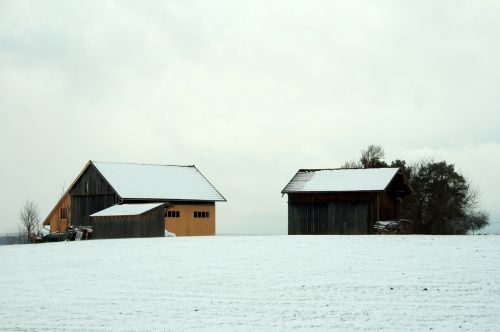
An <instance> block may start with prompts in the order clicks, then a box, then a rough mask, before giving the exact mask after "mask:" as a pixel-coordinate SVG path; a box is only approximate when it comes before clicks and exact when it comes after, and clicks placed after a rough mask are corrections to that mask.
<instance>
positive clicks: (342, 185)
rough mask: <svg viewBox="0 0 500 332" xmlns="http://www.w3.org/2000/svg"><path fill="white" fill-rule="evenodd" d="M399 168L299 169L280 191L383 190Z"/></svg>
mask: <svg viewBox="0 0 500 332" xmlns="http://www.w3.org/2000/svg"><path fill="white" fill-rule="evenodd" d="M398 170H399V168H368V169H318V170H302V169H301V170H299V171H298V172H297V174H295V176H294V177H293V178H292V180H291V181H290V182H289V183H288V185H287V186H286V187H285V189H283V191H282V193H283V194H285V193H290V192H349V191H384V190H385V189H386V188H387V186H388V185H389V183H390V182H391V181H392V179H393V178H394V176H395V175H396V173H397V172H398Z"/></svg>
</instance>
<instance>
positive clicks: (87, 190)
mask: <svg viewBox="0 0 500 332" xmlns="http://www.w3.org/2000/svg"><path fill="white" fill-rule="evenodd" d="M88 192H89V183H88V182H87V181H85V193H88Z"/></svg>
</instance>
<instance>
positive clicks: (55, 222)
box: [43, 193, 71, 232]
mask: <svg viewBox="0 0 500 332" xmlns="http://www.w3.org/2000/svg"><path fill="white" fill-rule="evenodd" d="M61 209H66V211H67V212H66V218H65V219H63V218H61ZM70 222H71V197H70V196H69V194H68V193H66V195H65V196H64V197H63V198H62V199H61V200H59V202H58V203H57V205H56V206H55V207H54V209H53V210H52V211H51V213H50V214H49V215H48V216H47V218H46V219H45V221H44V223H43V224H44V226H45V225H50V231H51V232H63V231H65V230H66V229H67V228H68V225H69V224H70Z"/></svg>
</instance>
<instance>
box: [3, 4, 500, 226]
mask: <svg viewBox="0 0 500 332" xmlns="http://www.w3.org/2000/svg"><path fill="white" fill-rule="evenodd" d="M499 18H500V2H498V1H486V0H484V1H477V0H474V1H456V0H450V1H435V0H434V1H400V0H398V1H388V0H381V1H373V0H369V1H331V0H330V1H291V0H285V1H269V0H266V1H255V0H254V1H186V0H182V1H101V0H100V1H82V2H79V1H76V2H75V1H19V0H14V1H7V0H4V1H1V2H0V156H1V163H0V176H1V178H0V180H1V182H0V183H1V185H0V210H1V211H2V214H1V215H2V216H1V220H0V233H1V232H7V231H10V230H13V229H15V228H16V223H17V222H18V215H19V209H20V208H21V206H22V204H23V203H24V201H26V200H27V199H31V200H34V201H35V202H37V203H38V205H39V208H40V212H41V215H42V217H43V218H45V216H46V215H47V214H48V212H49V211H50V210H51V209H52V208H53V206H54V205H55V203H56V201H57V200H58V198H59V196H60V194H61V191H62V188H63V187H64V186H68V185H69V184H70V183H71V182H72V181H73V180H74V178H75V177H76V176H77V174H78V173H79V172H80V170H81V169H82V168H83V166H84V165H85V163H86V162H87V161H88V160H89V159H92V160H98V161H122V162H138V163H160V164H195V165H196V166H197V167H198V168H199V169H200V170H201V171H202V172H203V174H204V175H205V176H206V177H207V178H208V179H209V180H210V181H211V182H212V183H213V184H214V185H215V186H216V188H217V189H219V191H220V192H221V193H222V194H223V195H224V196H225V197H226V198H227V200H228V202H227V203H220V204H218V206H217V214H218V219H217V232H218V233H219V234H228V233H242V234H262V233H265V234H276V233H286V231H287V205H286V202H287V200H286V196H285V197H281V194H280V192H281V190H282V189H283V187H284V186H285V185H286V184H287V182H288V181H289V180H290V179H291V177H292V176H293V175H294V174H295V172H296V171H297V170H298V169H299V168H324V167H339V166H340V165H341V164H342V163H343V162H344V161H346V160H352V159H357V158H358V157H359V154H360V150H361V149H363V148H365V147H366V146H367V145H369V144H379V145H381V146H383V147H384V149H385V151H386V156H387V158H386V159H387V160H392V159H395V158H401V159H407V160H408V161H414V160H418V159H420V158H428V157H433V158H435V159H437V160H440V159H444V160H446V161H448V162H451V163H454V164H455V165H456V166H457V168H458V170H459V171H461V172H462V173H463V174H464V175H465V176H467V177H468V179H470V181H471V182H472V183H473V184H474V185H475V186H477V187H479V189H480V192H481V202H482V206H483V207H484V208H486V209H487V210H489V211H490V213H491V216H492V221H500V204H499V195H498V192H499V191H498V188H500V177H499V176H498V174H497V171H498V170H499V169H500V98H499V97H500V60H499V59H500V42H499V36H500V19H499Z"/></svg>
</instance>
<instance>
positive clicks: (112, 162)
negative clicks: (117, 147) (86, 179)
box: [91, 160, 196, 167]
mask: <svg viewBox="0 0 500 332" xmlns="http://www.w3.org/2000/svg"><path fill="white" fill-rule="evenodd" d="M91 162H92V163H100V164H122V165H141V166H169V167H196V166H195V165H175V164H153V163H133V162H123V161H98V160H91Z"/></svg>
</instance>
